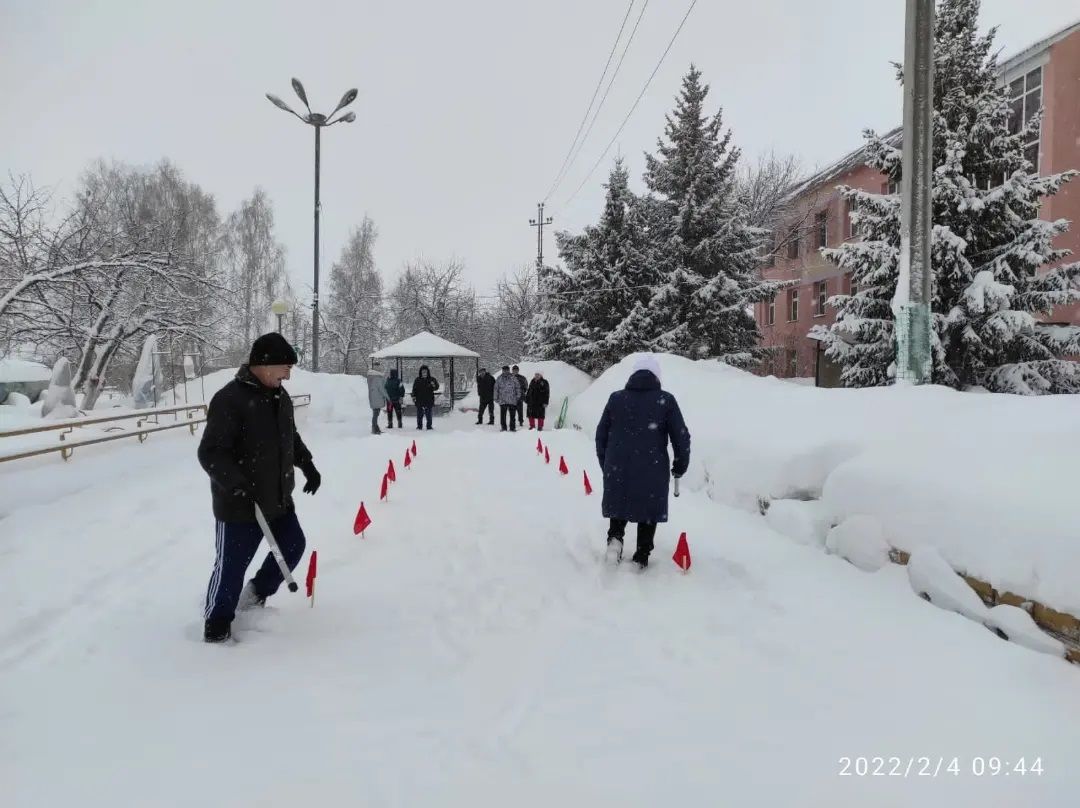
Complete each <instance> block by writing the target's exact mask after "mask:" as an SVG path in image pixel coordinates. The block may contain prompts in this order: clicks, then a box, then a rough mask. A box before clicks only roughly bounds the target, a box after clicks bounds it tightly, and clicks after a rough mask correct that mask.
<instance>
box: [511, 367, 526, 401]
mask: <svg viewBox="0 0 1080 808" xmlns="http://www.w3.org/2000/svg"><path fill="white" fill-rule="evenodd" d="M514 378H515V379H517V383H518V387H520V388H521V398H520V399H519V400H520V401H524V400H525V395H526V394H527V393H528V392H529V380H528V379H526V378H525V377H524V376H522V375H521V374H520V373H515V374H514Z"/></svg>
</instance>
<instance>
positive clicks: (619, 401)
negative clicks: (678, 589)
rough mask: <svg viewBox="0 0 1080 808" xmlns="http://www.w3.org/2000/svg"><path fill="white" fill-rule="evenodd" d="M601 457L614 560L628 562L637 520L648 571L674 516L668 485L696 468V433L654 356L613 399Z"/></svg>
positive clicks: (600, 434)
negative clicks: (657, 540)
mask: <svg viewBox="0 0 1080 808" xmlns="http://www.w3.org/2000/svg"><path fill="white" fill-rule="evenodd" d="M669 440H670V441H671V448H672V449H673V451H674V453H675V460H674V462H672V461H671V460H670V459H669V457H668V449H667V446H668V441H669ZM596 456H597V458H598V459H599V460H600V467H601V468H602V469H603V470H604V517H605V518H606V519H610V520H611V524H610V527H609V528H608V558H609V559H611V560H612V561H616V562H617V561H619V560H620V559H621V558H622V548H623V538H624V536H625V533H626V525H627V523H628V522H636V523H637V526H638V533H637V552H635V553H634V561H635V562H636V563H637V564H638V566H639V567H641V568H642V569H644V568H645V567H647V566H648V565H649V553H651V552H652V549H653V538H654V536H655V535H656V525H657V524H658V523H660V522H666V521H667V518H668V481H669V480H670V477H671V475H672V474H673V475H674V476H675V477H676V478H678V477H682V476H683V474H685V473H686V469H687V467H688V466H689V465H690V431H689V430H688V429H687V428H686V424H685V423H684V422H683V417H682V412H681V411H680V410H679V403H678V402H677V401H676V400H675V396H673V395H671V393H668V392H667V391H665V390H662V389H661V388H660V365H659V364H658V363H657V361H656V358H655V357H654V356H652V355H651V354H646V355H644V356H642V357H640V358H639V359H638V360H637V362H635V363H634V372H633V374H632V375H631V376H630V380H629V381H628V382H627V383H626V388H625V389H623V390H619V391H617V392H614V393H612V394H611V397H610V398H609V399H608V403H607V406H606V407H605V408H604V414H603V415H602V416H600V423H599V424H598V425H597V427H596ZM669 469H670V470H669Z"/></svg>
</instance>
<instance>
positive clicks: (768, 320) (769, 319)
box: [765, 299, 776, 325]
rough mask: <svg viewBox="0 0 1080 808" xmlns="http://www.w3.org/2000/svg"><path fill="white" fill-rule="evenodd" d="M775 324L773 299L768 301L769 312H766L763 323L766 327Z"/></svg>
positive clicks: (774, 303)
mask: <svg viewBox="0 0 1080 808" xmlns="http://www.w3.org/2000/svg"><path fill="white" fill-rule="evenodd" d="M775 322H776V300H775V299H773V300H770V301H769V310H768V312H767V316H766V319H765V323H766V324H767V325H772V324H773V323H775Z"/></svg>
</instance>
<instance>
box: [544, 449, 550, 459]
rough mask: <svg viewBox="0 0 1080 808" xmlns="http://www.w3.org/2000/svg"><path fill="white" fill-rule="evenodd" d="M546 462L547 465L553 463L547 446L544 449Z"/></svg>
mask: <svg viewBox="0 0 1080 808" xmlns="http://www.w3.org/2000/svg"><path fill="white" fill-rule="evenodd" d="M544 462H545V463H550V462H551V454H550V453H549V452H548V450H547V447H546V446H545V447H544Z"/></svg>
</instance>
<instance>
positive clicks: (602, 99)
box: [544, 0, 649, 202]
mask: <svg viewBox="0 0 1080 808" xmlns="http://www.w3.org/2000/svg"><path fill="white" fill-rule="evenodd" d="M648 7H649V0H645V3H644V4H643V5H642V6H641V11H640V12H639V13H638V17H637V20H636V21H635V22H634V28H633V30H631V31H630V36H629V37H628V38H627V40H626V43H625V44H624V45H623V50H622V53H621V54H619V61H618V62H617V63H616V65H615V70H614V71H613V72H612V74H611V78H610V79H609V80H608V85H607V87H605V88H604V94H603V95H602V96H601V97H600V103H599V104H597V105H596V109H595V110H594V111H593V116H592V120H590V121H589V126H588V128H586V130H585V134H584V135H583V136H582V138H581V141H580V142H579V143H578V145H577V151H575V152H574V156H573V157H571V158H570V163H569V165H567V167H566V173H564V174H563V177H562V179H560V180H559V182H558V183H556V187H555V188H553V189H552V190H551V193H549V194H548V196H547V197H545V198H544V201H545V202H546V201H547V199H548V197H550V196H551V194H553V193H555V191H557V190H558V186H559V185H561V184H562V180H564V179H566V176H567V174H569V172H570V169H571V168H573V166H574V163H575V161H576V160H577V159H578V157H579V156H580V155H581V151H582V149H584V148H585V143H586V141H588V139H589V134H590V133H591V132H592V130H593V126H595V125H596V119H597V118H598V117H599V116H600V110H602V109H603V108H604V102H605V101H607V97H608V94H609V93H610V92H611V87H612V85H613V84H615V78H616V76H618V75H619V70H620V68H622V64H623V60H624V59H626V52H627V51H628V50H630V45H631V44H632V43H633V41H634V36H635V34H637V30H638V27H639V26H640V25H641V18H642V17H644V16H645V9H647V8H648Z"/></svg>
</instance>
